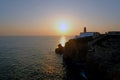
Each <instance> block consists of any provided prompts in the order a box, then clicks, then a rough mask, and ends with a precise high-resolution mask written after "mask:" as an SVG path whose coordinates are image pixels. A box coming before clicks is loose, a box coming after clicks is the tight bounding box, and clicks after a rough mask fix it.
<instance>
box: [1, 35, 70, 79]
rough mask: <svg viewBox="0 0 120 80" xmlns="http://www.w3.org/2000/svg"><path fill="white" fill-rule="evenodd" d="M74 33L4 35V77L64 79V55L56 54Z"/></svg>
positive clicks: (2, 69) (2, 53)
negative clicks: (58, 48) (57, 34)
mask: <svg viewBox="0 0 120 80" xmlns="http://www.w3.org/2000/svg"><path fill="white" fill-rule="evenodd" d="M71 38H72V36H69V37H68V36H67V37H65V36H1V37H0V80H63V79H64V77H65V76H66V70H65V68H64V66H63V59H62V55H59V54H55V48H56V47H57V45H58V44H59V43H61V44H62V45H63V46H64V44H65V42H66V41H68V40H69V39H71Z"/></svg>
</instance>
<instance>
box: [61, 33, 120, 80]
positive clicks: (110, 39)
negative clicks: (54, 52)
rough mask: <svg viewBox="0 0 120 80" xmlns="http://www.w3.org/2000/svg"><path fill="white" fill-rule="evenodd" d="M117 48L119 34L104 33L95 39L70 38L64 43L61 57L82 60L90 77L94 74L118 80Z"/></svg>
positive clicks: (118, 58)
mask: <svg viewBox="0 0 120 80" xmlns="http://www.w3.org/2000/svg"><path fill="white" fill-rule="evenodd" d="M100 37H101V36H100ZM89 43H92V44H89ZM119 50H120V36H119V35H117V36H115V35H104V36H102V37H101V38H99V39H98V40H97V39H96V41H95V40H93V39H90V38H84V39H83V38H82V39H71V40H69V41H68V42H67V43H66V45H65V49H64V54H63V57H64V59H66V60H70V61H73V62H75V63H77V62H80V61H82V62H83V61H84V62H85V63H86V64H87V71H88V73H90V76H89V74H88V77H90V78H91V76H92V77H93V76H94V77H95V76H96V77H100V79H102V80H120V51H119ZM92 72H93V75H92ZM100 79H96V78H95V79H94V80H100Z"/></svg>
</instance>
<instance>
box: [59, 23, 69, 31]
mask: <svg viewBox="0 0 120 80" xmlns="http://www.w3.org/2000/svg"><path fill="white" fill-rule="evenodd" d="M59 30H60V31H61V32H66V31H67V25H66V24H65V23H62V24H60V26H59Z"/></svg>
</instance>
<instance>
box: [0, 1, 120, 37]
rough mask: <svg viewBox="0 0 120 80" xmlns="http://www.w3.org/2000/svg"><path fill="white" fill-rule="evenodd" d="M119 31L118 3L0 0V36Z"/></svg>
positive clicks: (119, 10) (119, 9)
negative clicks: (61, 26)
mask: <svg viewBox="0 0 120 80" xmlns="http://www.w3.org/2000/svg"><path fill="white" fill-rule="evenodd" d="M64 24H65V25H66V26H67V30H66V32H64V34H65V35H77V34H79V33H80V32H82V31H83V27H85V26H86V27H87V31H95V32H101V33H104V32H107V31H120V0H0V36H9V35H12V36H17V35H18V36H19V35H20V36H22V35H25V36H26V35H28V36H41V35H42V36H44V35H62V34H63V33H62V31H60V30H59V26H60V25H64Z"/></svg>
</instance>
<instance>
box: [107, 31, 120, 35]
mask: <svg viewBox="0 0 120 80" xmlns="http://www.w3.org/2000/svg"><path fill="white" fill-rule="evenodd" d="M106 34H107V35H120V31H109V32H107V33H106Z"/></svg>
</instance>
